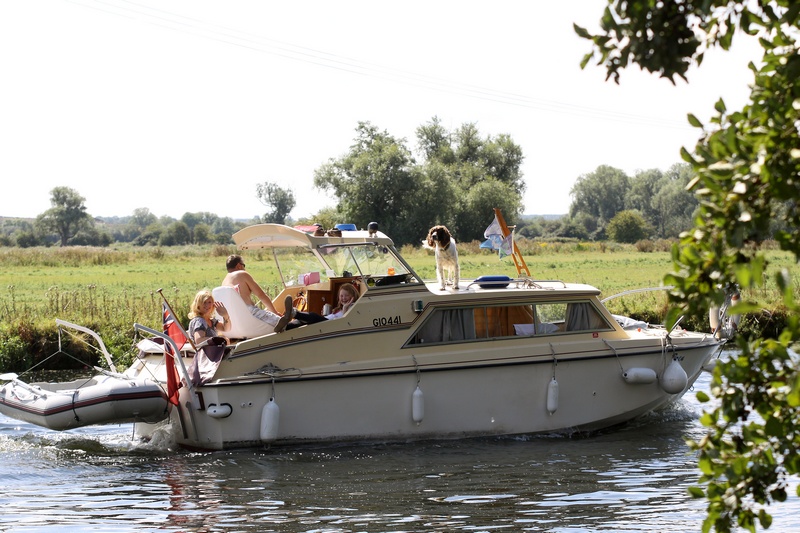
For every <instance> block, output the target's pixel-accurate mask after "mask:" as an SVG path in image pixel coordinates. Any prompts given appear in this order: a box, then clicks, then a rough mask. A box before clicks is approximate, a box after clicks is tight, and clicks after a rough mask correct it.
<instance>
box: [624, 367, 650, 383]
mask: <svg viewBox="0 0 800 533" xmlns="http://www.w3.org/2000/svg"><path fill="white" fill-rule="evenodd" d="M622 379H624V380H625V382H626V383H630V384H632V385H647V384H649V383H655V382H656V380H657V379H658V376H657V375H656V371H655V370H653V369H652V368H629V369H628V370H626V371H625V372H623V373H622Z"/></svg>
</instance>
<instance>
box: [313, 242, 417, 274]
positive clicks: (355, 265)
mask: <svg viewBox="0 0 800 533" xmlns="http://www.w3.org/2000/svg"><path fill="white" fill-rule="evenodd" d="M319 252H320V257H321V258H322V260H323V261H324V262H325V263H326V264H327V265H328V268H329V269H330V271H332V272H333V273H334V274H333V275H335V276H343V277H348V276H386V275H400V274H409V273H410V272H409V269H408V268H407V267H406V266H405V264H403V262H402V261H400V259H399V258H398V257H397V256H396V255H395V254H394V252H393V251H392V250H391V249H390V248H388V247H386V246H382V245H378V244H374V243H366V244H358V245H350V246H328V247H320V249H319ZM329 275H330V274H329Z"/></svg>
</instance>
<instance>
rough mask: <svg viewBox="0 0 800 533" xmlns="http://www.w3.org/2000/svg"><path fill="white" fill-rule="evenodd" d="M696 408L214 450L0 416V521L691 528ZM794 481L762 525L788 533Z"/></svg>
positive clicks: (279, 528)
mask: <svg viewBox="0 0 800 533" xmlns="http://www.w3.org/2000/svg"><path fill="white" fill-rule="evenodd" d="M708 381H709V377H708V375H707V374H706V375H704V376H701V378H700V380H698V382H697V383H696V384H695V390H698V389H707V388H708ZM701 410H702V407H701V406H700V404H699V403H698V402H697V400H696V399H695V394H694V392H692V391H690V392H688V393H687V394H686V395H685V396H684V398H683V399H682V400H681V401H680V402H679V403H677V404H676V405H675V406H673V407H670V408H668V409H665V410H662V411H659V412H657V413H653V414H651V415H648V416H647V417H645V418H643V419H640V420H637V421H635V422H632V423H630V424H628V425H626V426H623V427H621V428H617V429H615V430H613V431H608V432H604V433H601V434H595V435H591V436H583V437H571V438H566V437H554V436H549V437H547V436H545V437H527V438H500V439H497V438H492V439H472V440H462V441H447V442H425V443H381V444H360V445H337V446H326V447H301V448H293V449H271V450H269V449H250V450H239V451H230V452H214V453H190V452H186V451H176V450H174V449H172V447H171V445H170V443H169V442H167V441H164V442H153V443H150V444H147V445H144V444H140V443H134V442H132V441H131V434H132V427H131V426H130V425H123V426H105V427H94V428H82V429H79V430H73V431H70V432H67V433H55V432H50V431H47V430H44V429H41V428H38V427H36V426H32V425H28V424H24V423H21V422H17V421H15V420H11V419H8V418H6V417H3V416H2V415H0V458H2V461H0V479H2V491H0V531H9V532H11V531H13V532H27V531H30V532H34V531H35V532H54V531H69V532H82V531H87V532H88V531H92V532H144V531H153V532H155V531H159V532H164V531H166V532H177V531H187V532H188V531H193V532H194V531H201V532H212V531H215V532H216V531H220V532H230V533H234V532H239V531H244V532H269V531H276V532H314V533H322V532H326V533H327V532H337V533H338V532H432V531H453V532H462V531H463V532H470V533H475V532H495V531H553V532H583V531H587V532H588V531H648V532H687V531H700V529H701V526H702V521H703V519H704V517H705V511H704V509H705V504H704V501H703V500H694V499H692V498H691V497H690V496H689V495H688V493H687V487H689V486H690V485H692V484H695V483H696V480H697V477H698V474H699V473H698V470H697V468H696V465H695V458H694V456H693V455H692V454H691V453H690V451H689V449H688V447H687V446H686V444H685V443H684V439H685V438H686V437H693V438H698V437H699V436H700V435H702V433H703V430H702V427H701V426H700V425H699V423H698V422H697V418H698V414H699V413H700V412H701ZM796 485H797V483H796V482H793V484H792V487H791V490H790V497H789V500H788V501H787V502H786V503H784V504H782V505H779V506H773V507H772V508H770V512H771V513H772V514H773V516H774V518H775V522H774V525H773V527H771V528H770V529H769V531H778V532H788V531H800V503H798V499H797V497H796V495H795V488H796Z"/></svg>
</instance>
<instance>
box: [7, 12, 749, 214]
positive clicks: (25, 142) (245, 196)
mask: <svg viewBox="0 0 800 533" xmlns="http://www.w3.org/2000/svg"><path fill="white" fill-rule="evenodd" d="M605 5H606V0H570V1H568V2H543V1H531V0H498V1H495V2H487V1H483V2H477V1H473V0H436V1H431V0H422V1H420V0H404V1H402V2H386V1H383V2H381V1H377V0H343V1H335V0H305V1H303V0H300V1H296V2H286V1H281V2H277V1H264V0H227V1H224V2H222V1H210V0H159V1H155V0H132V1H127V0H39V1H36V2H31V1H29V0H3V1H2V2H0V181H2V199H3V202H2V204H1V205H0V216H6V217H35V216H36V215H38V214H40V213H42V212H44V211H45V210H47V209H48V208H49V207H50V191H51V190H52V189H53V188H54V187H58V186H67V187H71V188H73V189H75V190H76V191H78V193H80V195H81V196H83V197H84V198H85V199H86V202H85V205H86V207H87V212H88V213H89V214H91V215H92V216H95V217H111V216H128V215H131V214H132V213H133V211H134V209H137V208H143V207H146V208H148V209H149V210H150V211H151V212H152V213H153V214H155V215H156V216H159V217H160V216H170V217H174V218H180V217H181V216H182V215H183V214H184V213H186V212H201V211H203V212H212V213H215V214H217V215H219V216H226V217H232V218H234V219H252V218H253V217H254V216H261V215H263V214H264V213H265V212H267V211H268V208H267V207H266V206H264V205H263V204H262V203H261V202H260V201H259V199H258V197H257V195H256V186H257V184H259V183H264V182H270V183H276V184H278V185H279V186H280V187H283V188H287V189H290V190H292V191H293V193H294V195H295V198H296V202H297V204H296V206H295V208H294V209H293V210H292V212H291V214H290V215H291V217H293V218H294V219H298V218H301V217H309V216H311V215H313V214H314V213H316V212H318V211H319V210H320V209H322V208H324V207H334V206H335V205H336V199H335V198H334V197H333V196H332V195H331V194H330V193H327V192H326V191H320V190H318V189H315V188H314V185H313V175H314V171H315V170H316V169H317V168H319V167H320V166H321V165H322V164H324V163H325V162H327V161H329V160H330V159H335V158H339V157H341V156H343V155H345V154H346V153H347V151H348V149H349V148H350V146H351V145H352V144H353V141H354V138H355V135H356V127H357V126H358V123H359V122H370V123H371V124H373V125H374V126H376V127H377V128H378V129H379V130H381V131H386V132H388V133H389V134H390V135H392V136H394V137H396V138H398V139H405V140H406V146H408V148H410V149H412V150H415V149H416V137H415V131H416V129H417V128H418V127H419V126H421V125H424V124H426V123H428V122H429V121H430V120H431V119H432V118H433V117H438V118H439V119H440V120H441V123H442V125H443V126H445V127H446V128H448V129H449V130H455V129H457V128H458V127H460V126H461V125H463V124H466V123H474V124H475V125H476V126H477V127H478V130H479V131H480V133H481V135H483V136H484V137H485V136H489V135H491V136H497V135H500V134H508V135H510V136H511V138H512V139H513V140H514V142H515V143H517V144H518V145H519V146H520V147H521V148H522V151H523V154H524V156H525V160H524V163H523V165H522V172H523V176H524V180H525V183H526V185H527V191H526V193H525V196H524V199H523V203H524V206H525V207H524V212H525V213H526V214H562V213H566V212H567V211H568V210H569V205H570V202H571V199H570V196H569V193H570V189H571V188H572V186H573V184H574V183H575V181H576V180H577V179H578V178H579V177H580V176H582V175H585V174H588V173H591V172H593V171H594V170H595V169H597V167H598V166H600V165H611V166H613V167H616V168H619V169H622V170H623V171H625V172H626V173H628V174H629V175H634V174H635V173H636V172H637V171H639V170H646V169H653V168H656V169H660V170H666V169H668V168H669V167H670V166H672V165H673V164H675V163H679V162H681V159H680V148H681V147H682V146H683V147H687V148H689V149H691V148H692V147H693V146H694V145H695V144H696V142H697V139H698V137H699V130H697V129H695V128H692V127H690V126H689V125H688V123H687V120H686V116H687V114H688V113H693V114H695V115H696V116H697V117H698V118H700V119H701V120H703V121H707V119H708V118H709V117H710V116H712V115H713V105H714V103H715V102H716V101H717V100H718V99H719V98H723V99H724V100H725V102H726V105H727V106H728V108H729V109H732V108H739V107H741V106H742V105H744V103H745V102H746V101H747V98H748V95H749V89H748V84H749V83H750V82H751V81H752V72H750V71H749V70H748V68H747V64H748V62H750V61H757V60H758V59H759V57H760V54H759V49H758V47H757V45H756V43H754V42H752V41H744V40H742V37H737V39H739V41H741V42H739V41H735V43H734V47H733V50H732V51H731V52H729V53H723V52H715V51H711V52H709V53H708V54H707V55H706V58H705V60H704V61H703V65H702V67H701V68H699V69H696V70H694V69H693V70H692V71H690V73H689V75H688V78H689V83H688V84H687V83H685V82H683V81H682V80H678V81H677V83H676V85H673V84H672V83H670V81H668V80H666V79H662V78H658V77H656V76H654V75H651V74H648V73H645V72H642V71H640V70H639V69H638V67H630V68H629V69H628V70H626V71H624V72H623V74H622V78H621V82H620V84H619V85H616V84H614V83H613V82H612V81H606V80H605V75H606V74H605V70H604V69H603V68H602V67H599V66H594V65H593V64H590V66H588V67H587V68H586V69H584V70H581V69H580V62H581V59H582V58H583V56H584V55H585V54H586V53H588V52H589V51H590V46H589V43H588V41H585V40H582V39H580V38H579V37H577V35H576V34H575V32H574V31H573V28H572V24H573V23H577V24H579V25H581V26H584V27H587V28H589V29H590V30H591V29H594V28H596V27H597V23H598V20H599V19H600V16H601V15H602V12H603V9H604V7H605ZM487 216H488V215H487ZM348 222H349V221H348Z"/></svg>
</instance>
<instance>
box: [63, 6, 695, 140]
mask: <svg viewBox="0 0 800 533" xmlns="http://www.w3.org/2000/svg"><path fill="white" fill-rule="evenodd" d="M71 1H72V3H74V4H77V5H80V6H83V7H87V8H91V9H95V10H99V11H103V12H105V13H109V14H113V15H117V16H120V17H124V18H129V19H135V20H139V21H142V22H144V23H147V24H150V25H154V26H158V27H162V28H165V29H168V30H171V31H177V32H182V33H186V34H190V35H195V36H199V37H202V38H205V39H210V40H214V41H218V42H222V43H225V44H229V45H233V46H238V47H241V48H246V49H249V50H254V51H258V52H262V53H267V54H271V55H274V56H278V57H282V58H285V59H289V60H292V61H297V62H303V63H307V64H310V65H313V66H317V67H323V68H328V69H334V70H338V71H342V72H346V73H350V74H353V75H358V76H364V77H369V78H373V79H377V80H384V81H387V82H390V83H401V84H404V85H408V86H412V87H417V88H420V89H423V90H430V91H437V92H442V93H447V94H453V95H459V96H464V97H468V98H474V99H478V100H483V101H488V102H495V103H498V104H502V105H508V106H515V107H521V108H527V109H534V110H539V111H546V112H552V113H556V114H562V115H572V116H578V117H581V118H584V119H595V120H608V121H613V122H622V123H629V124H637V125H646V126H652V127H658V128H671V129H691V128H690V126H689V125H688V124H687V123H686V121H685V120H676V119H666V118H662V117H654V116H645V115H641V114H637V113H626V112H624V111H617V110H607V109H598V108H596V107H589V106H581V105H577V104H573V103H566V102H559V101H555V100H548V99H544V98H536V97H533V96H528V95H524V94H518V93H513V92H507V91H500V90H496V89H492V88H489V87H483V86H479V85H474V84H469V83H464V82H458V81H451V80H446V79H443V78H437V77H434V76H429V75H425V74H420V73H415V72H410V71H406V70H401V69H396V68H392V67H387V66H385V65H378V64H375V63H370V62H365V61H361V60H358V59H354V58H349V57H345V56H341V55H337V54H332V53H329V52H325V51H323V50H316V49H313V48H308V47H305V46H300V45H296V44H292V43H287V42H284V41H279V40H275V39H270V38H268V37H265V36H263V35H258V34H254V33H250V32H244V31H241V30H238V29H235V28H229V27H226V26H221V25H218V24H215V23H210V22H207V21H204V20H201V19H198V18H193V17H188V16H185V15H181V14H179V13H174V12H172V11H166V10H163V9H160V8H158V7H153V6H149V5H146V4H142V3H139V2H134V1H132V0H71Z"/></svg>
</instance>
